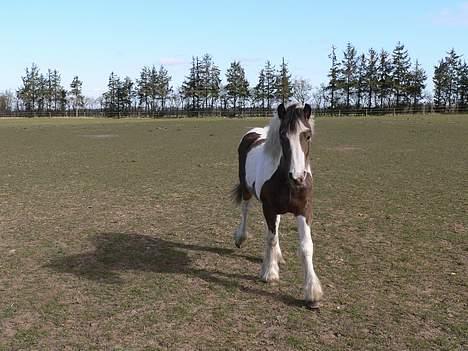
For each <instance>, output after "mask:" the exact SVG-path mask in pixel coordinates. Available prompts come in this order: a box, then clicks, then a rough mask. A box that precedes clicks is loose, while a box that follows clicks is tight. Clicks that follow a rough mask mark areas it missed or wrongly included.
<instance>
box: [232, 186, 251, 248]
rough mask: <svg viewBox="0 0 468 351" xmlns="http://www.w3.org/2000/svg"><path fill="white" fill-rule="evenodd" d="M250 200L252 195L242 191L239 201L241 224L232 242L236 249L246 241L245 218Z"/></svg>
mask: <svg viewBox="0 0 468 351" xmlns="http://www.w3.org/2000/svg"><path fill="white" fill-rule="evenodd" d="M251 199H252V194H250V193H249V192H247V191H244V192H243V194H242V201H241V204H240V206H241V222H240V224H239V227H237V229H236V231H235V233H234V242H235V244H236V246H237V247H238V248H240V247H241V245H242V243H243V242H244V241H246V240H247V216H248V213H249V205H250V201H251Z"/></svg>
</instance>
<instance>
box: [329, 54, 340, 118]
mask: <svg viewBox="0 0 468 351" xmlns="http://www.w3.org/2000/svg"><path fill="white" fill-rule="evenodd" d="M328 58H329V59H330V60H331V67H330V70H329V71H328V78H330V80H329V82H328V86H327V90H328V91H329V93H330V107H331V109H332V110H334V109H335V107H336V104H337V90H338V76H339V74H340V64H339V62H338V60H337V58H336V47H335V46H332V51H331V53H330V55H328Z"/></svg>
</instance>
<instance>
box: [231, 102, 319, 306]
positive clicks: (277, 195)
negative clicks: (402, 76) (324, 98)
mask: <svg viewBox="0 0 468 351" xmlns="http://www.w3.org/2000/svg"><path fill="white" fill-rule="evenodd" d="M311 112H312V110H311V107H310V105H308V104H305V105H304V106H301V105H298V104H294V105H291V106H289V107H287V109H286V108H285V106H284V105H283V104H281V105H279V106H278V109H277V113H276V114H275V115H274V116H273V118H272V119H271V122H270V124H269V125H268V126H267V127H265V128H254V129H252V130H250V131H249V132H247V134H245V135H244V137H243V138H242V140H241V142H240V144H239V148H238V152H239V181H240V183H239V184H238V185H237V186H236V188H235V189H234V191H233V198H234V200H235V202H237V203H238V204H240V205H241V209H242V217H241V222H240V225H239V227H238V228H237V230H236V232H235V234H234V239H235V244H236V246H237V247H239V248H240V247H241V245H242V244H243V243H244V241H245V240H246V239H247V231H246V225H247V214H248V209H249V204H250V201H251V199H252V195H253V196H254V197H256V198H257V199H259V200H260V201H261V203H262V207H263V214H264V216H265V221H266V243H265V254H264V258H263V264H262V269H261V273H260V277H261V279H262V280H263V281H265V282H274V281H278V280H279V264H278V263H284V260H283V257H282V255H281V249H280V246H279V238H278V227H279V223H280V215H282V214H285V213H292V214H293V215H294V216H295V217H296V221H297V226H298V231H299V240H300V256H301V259H302V265H303V269H304V295H305V302H306V306H307V307H309V308H318V306H319V300H320V298H321V297H322V288H321V285H320V281H319V279H318V277H317V275H316V274H315V271H314V265H313V263H312V255H313V243H312V238H311V229H310V226H311V223H312V170H311V167H310V142H311V138H312V134H313V132H314V123H313V122H314V121H313V119H311V118H310V117H311Z"/></svg>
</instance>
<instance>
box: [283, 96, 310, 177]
mask: <svg viewBox="0 0 468 351" xmlns="http://www.w3.org/2000/svg"><path fill="white" fill-rule="evenodd" d="M311 114H312V108H311V107H310V105H309V104H305V105H304V106H301V105H299V104H294V105H291V106H289V107H288V108H287V109H286V108H285V107H284V104H281V105H279V106H278V117H279V119H280V121H281V125H280V129H279V134H280V141H281V148H282V150H283V157H284V159H285V165H286V166H287V167H288V177H289V181H290V182H291V183H292V184H293V185H294V186H303V185H304V182H305V179H306V176H307V173H310V172H311V170H310V159H309V152H310V141H311V139H312V133H313V127H312V126H313V124H312V126H311V123H310V116H311Z"/></svg>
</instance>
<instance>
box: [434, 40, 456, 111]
mask: <svg viewBox="0 0 468 351" xmlns="http://www.w3.org/2000/svg"><path fill="white" fill-rule="evenodd" d="M461 67H462V63H461V60H460V56H459V55H457V53H456V52H455V50H454V49H452V50H450V51H449V52H448V53H447V56H446V57H445V58H443V59H442V60H440V61H439V64H438V65H437V66H436V67H435V68H434V77H433V82H434V105H435V107H436V109H437V110H439V111H444V110H446V109H447V110H448V111H452V110H453V109H454V108H456V107H457V106H458V103H459V98H460V97H463V95H464V94H463V89H461V87H462V84H461V81H460V78H462V75H460V72H462V71H463V69H462V68H461ZM460 93H461V94H460Z"/></svg>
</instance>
